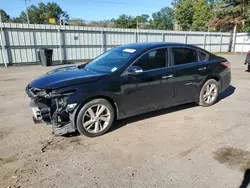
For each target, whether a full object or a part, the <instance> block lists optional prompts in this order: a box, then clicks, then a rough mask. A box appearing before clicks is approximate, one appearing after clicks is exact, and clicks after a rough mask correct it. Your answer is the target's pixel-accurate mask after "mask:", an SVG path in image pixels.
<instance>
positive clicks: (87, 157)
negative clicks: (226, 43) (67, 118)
mask: <svg viewBox="0 0 250 188" xmlns="http://www.w3.org/2000/svg"><path fill="white" fill-rule="evenodd" d="M226 58H228V59H229V60H230V61H231V65H232V86H231V87H230V88H229V89H228V90H227V91H226V92H224V93H223V95H221V97H220V101H219V102H218V103H216V104H215V105H214V106H212V107H208V108H202V107H199V106H196V105H195V104H188V105H182V106H178V107H175V108H170V109H165V110H161V111H157V112H153V113H149V114H145V115H140V116H136V117H133V118H128V119H125V120H122V121H119V122H117V124H116V125H115V126H114V128H113V130H112V131H111V132H109V133H107V134H105V135H104V136H101V137H97V138H87V137H85V136H74V137H54V136H53V135H52V134H51V127H49V126H47V125H35V124H33V122H32V119H31V110H30V108H29V106H28V104H29V99H28V98H27V97H26V96H25V92H24V88H25V86H26V85H27V83H28V82H29V81H31V80H32V79H34V78H36V77H38V76H39V75H41V74H42V73H44V72H46V71H48V70H50V69H52V68H54V67H40V66H29V67H10V68H8V69H5V68H0V187H3V188H4V187H8V186H10V187H11V188H12V187H18V186H20V187H25V188H27V187H36V188H40V187H46V188H47V187H54V188H56V187H71V188H73V187H88V188H89V187H115V188H117V187H134V188H138V187H149V188H151V187H164V188H166V187H194V188H196V187H197V188H200V187H213V188H214V187H220V188H221V187H232V188H233V187H239V186H240V185H241V182H242V180H243V176H244V172H245V171H246V170H247V169H250V143H249V141H250V116H249V112H250V110H249V106H250V95H249V91H250V73H247V72H245V69H246V67H245V66H244V65H243V64H244V63H243V62H244V58H245V56H242V55H226ZM44 146H46V147H45V148H44V149H43V152H41V150H42V148H43V147H44Z"/></svg>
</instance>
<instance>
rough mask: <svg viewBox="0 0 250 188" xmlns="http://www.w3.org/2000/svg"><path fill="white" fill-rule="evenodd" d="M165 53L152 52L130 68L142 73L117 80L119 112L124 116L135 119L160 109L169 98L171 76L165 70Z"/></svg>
mask: <svg viewBox="0 0 250 188" xmlns="http://www.w3.org/2000/svg"><path fill="white" fill-rule="evenodd" d="M167 62H168V50H167V49H166V48H164V49H156V50H152V51H150V52H148V53H146V54H145V55H143V56H142V57H141V58H139V59H138V60H137V61H136V62H135V63H134V64H133V65H132V66H139V67H141V68H142V69H143V72H141V73H138V74H135V75H131V74H126V73H125V74H124V75H123V76H122V77H121V92H122V96H123V97H122V98H123V99H124V100H123V102H122V104H120V109H121V111H123V112H124V113H125V114H126V115H125V116H130V115H135V114H140V113H144V112H146V111H150V110H154V109H160V108H162V107H164V105H166V104H167V103H168V102H169V101H171V100H172V98H173V84H172V79H173V77H172V76H173V72H172V71H170V70H169V69H168V68H167Z"/></svg>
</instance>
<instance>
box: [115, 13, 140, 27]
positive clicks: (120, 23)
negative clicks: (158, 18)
mask: <svg viewBox="0 0 250 188" xmlns="http://www.w3.org/2000/svg"><path fill="white" fill-rule="evenodd" d="M115 26H116V27H120V28H136V21H135V19H134V17H132V16H129V15H126V14H122V15H120V16H119V18H118V19H116V20H115Z"/></svg>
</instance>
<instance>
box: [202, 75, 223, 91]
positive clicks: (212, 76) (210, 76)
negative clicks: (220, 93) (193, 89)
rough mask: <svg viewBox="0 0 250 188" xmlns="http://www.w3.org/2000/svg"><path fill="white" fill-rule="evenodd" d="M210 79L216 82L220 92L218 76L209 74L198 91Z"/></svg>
mask: <svg viewBox="0 0 250 188" xmlns="http://www.w3.org/2000/svg"><path fill="white" fill-rule="evenodd" d="M210 79H214V80H216V81H217V82H218V83H219V90H221V78H220V76H219V75H217V74H211V75H208V76H207V77H206V79H204V80H203V82H202V84H201V85H200V89H201V88H202V86H203V85H204V84H205V83H206V81H208V80H210Z"/></svg>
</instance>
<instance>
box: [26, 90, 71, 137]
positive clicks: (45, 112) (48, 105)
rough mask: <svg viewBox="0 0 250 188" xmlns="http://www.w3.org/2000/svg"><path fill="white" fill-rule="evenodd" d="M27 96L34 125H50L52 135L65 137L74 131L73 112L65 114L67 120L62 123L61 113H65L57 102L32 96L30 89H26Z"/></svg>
mask: <svg viewBox="0 0 250 188" xmlns="http://www.w3.org/2000/svg"><path fill="white" fill-rule="evenodd" d="M26 93H27V95H28V96H29V97H30V98H31V102H30V107H31V108H32V113H33V121H34V123H36V124H38V123H46V124H51V125H52V128H53V133H54V135H56V136H57V135H65V134H67V133H72V132H75V131H76V128H75V123H74V117H75V111H72V112H70V113H67V117H68V118H67V120H66V121H65V120H64V121H63V120H62V117H60V116H61V115H62V113H66V112H65V109H63V108H62V107H61V106H60V105H59V104H58V100H52V99H46V98H43V97H41V96H37V95H36V94H34V93H33V92H32V91H31V89H30V88H28V87H27V88H26Z"/></svg>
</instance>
